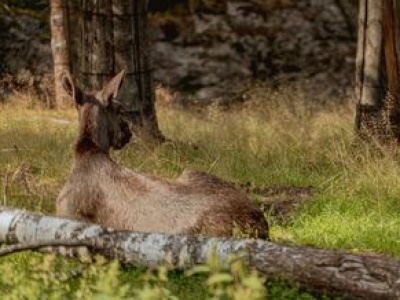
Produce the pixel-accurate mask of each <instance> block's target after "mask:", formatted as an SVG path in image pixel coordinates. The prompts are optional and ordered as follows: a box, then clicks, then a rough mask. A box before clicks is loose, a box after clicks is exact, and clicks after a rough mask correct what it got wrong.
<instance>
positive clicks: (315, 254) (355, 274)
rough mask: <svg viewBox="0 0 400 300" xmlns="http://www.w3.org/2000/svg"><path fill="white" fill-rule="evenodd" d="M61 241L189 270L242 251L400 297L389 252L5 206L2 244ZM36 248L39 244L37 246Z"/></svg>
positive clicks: (291, 273) (302, 278)
mask: <svg viewBox="0 0 400 300" xmlns="http://www.w3.org/2000/svg"><path fill="white" fill-rule="evenodd" d="M56 240H59V241H58V242H57V241H56ZM60 240H65V244H66V245H74V246H76V245H78V244H79V243H76V242H75V241H79V240H81V241H82V245H85V246H89V248H90V250H91V251H92V252H96V253H100V254H102V255H104V256H106V257H108V258H113V259H119V260H120V261H121V262H122V263H125V264H131V265H135V266H145V267H155V266H157V265H159V264H162V263H167V264H168V265H169V266H170V267H171V268H175V269H186V268H189V267H191V266H193V265H195V264H204V263H206V261H207V257H208V256H209V255H210V254H211V253H215V254H216V255H217V256H218V257H219V258H220V260H221V261H226V260H227V258H228V256H229V255H231V254H240V255H242V256H243V258H244V260H245V261H246V262H247V263H248V264H249V266H250V267H253V268H256V269H257V270H258V271H259V272H260V273H261V274H263V275H265V276H268V277H281V278H285V279H287V280H289V281H290V282H292V283H293V284H296V285H298V286H301V287H304V288H306V289H309V290H314V291H318V292H326V293H329V294H337V295H340V296H344V297H345V298H347V299H399V297H400V262H399V261H398V260H394V259H391V258H388V257H384V256H379V255H355V254H351V253H346V252H342V251H332V250H324V249H316V248H312V247H293V246H285V245H280V244H276V243H271V242H266V241H263V240H250V239H242V240H235V239H229V238H207V237H202V236H188V235H165V234H159V233H139V232H117V231H114V230H112V229H110V228H104V227H101V226H99V225H93V224H86V223H82V222H78V221H72V220H67V219H60V218H56V217H50V216H40V215H37V214H33V213H29V212H24V211H20V210H11V209H7V208H2V209H0V242H3V243H7V244H15V243H39V242H42V243H43V245H44V246H46V245H49V244H51V245H59V244H62V243H63V242H62V241H60ZM70 240H72V241H70ZM68 241H70V242H68ZM17 248H18V247H17ZM34 248H39V247H38V245H37V244H36V246H35V247H34ZM58 252H60V254H64V255H67V254H68V253H67V252H66V251H58Z"/></svg>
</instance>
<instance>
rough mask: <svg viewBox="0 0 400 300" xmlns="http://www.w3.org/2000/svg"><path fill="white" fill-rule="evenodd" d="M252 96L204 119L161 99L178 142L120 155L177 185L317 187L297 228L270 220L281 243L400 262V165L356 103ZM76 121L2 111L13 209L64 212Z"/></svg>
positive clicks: (2, 152) (2, 160)
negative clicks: (197, 173) (184, 178)
mask: <svg viewBox="0 0 400 300" xmlns="http://www.w3.org/2000/svg"><path fill="white" fill-rule="evenodd" d="M247 97H248V99H249V100H248V101H247V102H246V103H245V104H243V105H241V106H239V107H236V108H232V109H229V110H226V109H224V107H219V106H210V107H208V108H206V109H204V110H203V111H201V112H197V113H194V112H190V111H186V110H177V109H171V108H169V107H168V106H167V105H163V103H162V101H160V102H159V103H158V108H157V112H158V118H159V123H160V127H161V130H162V131H163V133H164V134H165V135H166V137H167V138H168V139H169V140H170V141H169V142H166V143H165V144H163V145H161V146H155V145H153V144H151V143H147V142H142V141H133V142H132V143H131V144H130V145H129V146H127V147H126V148H125V149H123V150H122V151H120V152H114V153H113V154H112V155H113V157H114V158H115V159H116V160H117V161H118V162H119V163H121V164H123V165H125V166H128V167H131V168H134V169H137V170H139V171H141V172H145V173H151V174H155V175H159V176H163V177H168V178H174V177H176V176H178V174H179V173H180V172H181V171H182V170H183V169H185V168H190V169H199V170H205V171H208V172H210V173H213V174H216V175H217V176H220V177H222V178H224V179H226V180H229V181H233V182H237V183H243V184H248V185H250V186H254V187H260V186H310V185H311V186H314V187H316V188H317V190H318V193H317V194H316V195H315V196H314V198H313V200H312V201H310V202H309V203H307V204H305V205H304V206H303V207H301V208H300V209H297V210H296V211H295V213H294V215H293V216H292V218H291V219H290V222H286V223H285V225H282V224H279V223H275V222H274V220H273V219H270V220H269V221H270V222H271V224H272V226H271V231H272V232H271V233H272V239H273V240H276V241H283V242H287V243H296V244H307V245H315V246H318V247H329V248H337V249H348V250H351V251H356V252H359V251H360V252H363V251H365V252H382V253H386V254H389V255H392V256H395V257H400V250H399V249H400V247H399V242H400V233H399V230H398V228H399V225H400V224H399V223H400V218H399V216H400V187H399V185H398V184H397V183H398V181H399V178H400V171H399V166H398V157H397V154H396V153H395V152H393V151H391V150H389V149H385V148H381V149H380V150H381V151H380V152H379V154H377V152H376V151H375V150H374V151H373V150H371V149H370V147H369V146H368V145H365V144H364V143H363V142H361V141H359V140H357V138H356V137H355V135H354V131H353V123H354V108H353V105H352V104H351V103H341V104H337V105H336V104H335V103H339V102H337V101H336V100H335V99H332V100H331V101H330V102H329V101H325V104H323V105H322V104H320V103H317V102H310V101H309V100H308V99H307V98H306V97H305V96H303V95H302V94H301V91H297V90H291V89H288V90H282V91H273V90H269V89H265V88H255V89H253V90H252V91H251V92H250V93H249V94H248V95H247ZM161 100H162V99H161ZM335 101H336V102H335ZM76 119H77V118H76V115H75V112H74V110H65V111H48V110H41V109H35V108H33V109H32V108H25V107H23V106H21V105H6V106H3V107H2V108H1V111H0V176H1V178H5V176H6V175H7V177H8V192H7V196H8V197H7V201H8V203H7V205H9V206H16V207H23V208H28V209H31V210H38V211H43V212H52V211H53V210H54V199H55V198H56V196H57V193H58V191H59V189H60V188H61V186H62V185H63V183H64V182H65V180H66V178H67V176H68V172H69V168H70V165H71V162H72V158H73V144H74V142H75V138H76V131H77V124H76ZM2 189H4V186H3V187H2ZM1 194H3V193H1ZM179 280H180V279H179ZM296 293H297V294H296ZM295 294H296V295H299V294H298V292H297V291H296V292H295ZM293 299H295V297H294V298H293Z"/></svg>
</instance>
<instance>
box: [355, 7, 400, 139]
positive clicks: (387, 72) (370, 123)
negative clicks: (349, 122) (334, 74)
mask: <svg viewBox="0 0 400 300" xmlns="http://www.w3.org/2000/svg"><path fill="white" fill-rule="evenodd" d="M358 26H359V27H358V45H357V60H356V96H357V99H358V107H357V119H356V126H357V130H358V132H359V133H360V134H361V136H362V137H364V138H365V137H366V138H367V139H368V140H370V139H371V138H373V139H375V140H377V141H379V142H384V143H391V142H393V141H395V140H396V139H397V140H398V139H399V137H400V134H399V128H400V126H399V125H400V124H399V123H400V120H399V117H400V113H399V105H398V103H397V102H398V101H397V98H398V93H399V83H398V80H399V78H398V63H397V50H396V18H395V6H394V0H360V5H359V24H358ZM396 137H397V138H396Z"/></svg>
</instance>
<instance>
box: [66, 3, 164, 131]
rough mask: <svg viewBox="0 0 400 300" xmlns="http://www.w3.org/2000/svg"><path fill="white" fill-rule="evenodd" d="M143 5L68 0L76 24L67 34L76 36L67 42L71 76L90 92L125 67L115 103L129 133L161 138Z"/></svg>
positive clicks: (144, 4) (72, 25)
mask: <svg viewBox="0 0 400 300" xmlns="http://www.w3.org/2000/svg"><path fill="white" fill-rule="evenodd" d="M146 2H147V1H146V0H98V1H95V0H82V1H81V2H80V3H78V2H77V1H71V4H70V6H72V5H74V7H75V9H77V10H78V15H79V18H78V19H79V20H78V22H76V24H71V28H72V29H71V30H72V32H71V34H73V35H74V36H75V35H78V36H79V37H80V38H79V41H78V42H77V43H76V44H72V46H73V52H74V57H76V58H77V61H73V73H74V75H75V77H77V78H78V81H79V83H80V85H82V87H83V88H84V89H89V90H91V89H100V88H101V87H102V86H103V84H104V83H105V82H106V81H107V80H109V79H110V78H111V77H113V76H114V75H115V74H116V73H118V72H119V71H121V70H122V69H125V71H126V74H127V75H126V79H125V81H124V84H123V86H122V89H121V92H120V93H119V95H118V99H117V100H118V101H120V102H121V103H123V104H124V105H125V107H126V109H127V110H128V111H129V114H128V115H129V116H130V120H131V124H132V130H133V131H134V132H135V133H136V134H138V133H144V134H145V135H150V136H152V137H155V138H157V139H163V136H162V134H161V133H160V131H159V128H158V122H157V118H156V114H155V108H154V86H153V78H152V68H151V63H150V60H149V57H150V47H148V44H149V39H148V35H147V10H146ZM71 14H73V15H75V14H76V13H75V12H73V11H71ZM77 65H78V66H77Z"/></svg>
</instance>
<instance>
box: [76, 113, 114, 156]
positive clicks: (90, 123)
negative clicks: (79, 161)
mask: <svg viewBox="0 0 400 300" xmlns="http://www.w3.org/2000/svg"><path fill="white" fill-rule="evenodd" d="M85 112H86V111H83V113H82V115H81V116H80V122H79V123H80V132H79V138H78V142H77V143H76V148H75V151H76V156H78V157H81V156H87V155H93V154H103V155H107V156H109V153H110V143H109V141H108V131H107V128H106V126H105V125H103V124H102V123H99V122H97V121H98V120H96V119H95V118H94V116H93V115H92V114H89V113H85Z"/></svg>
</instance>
